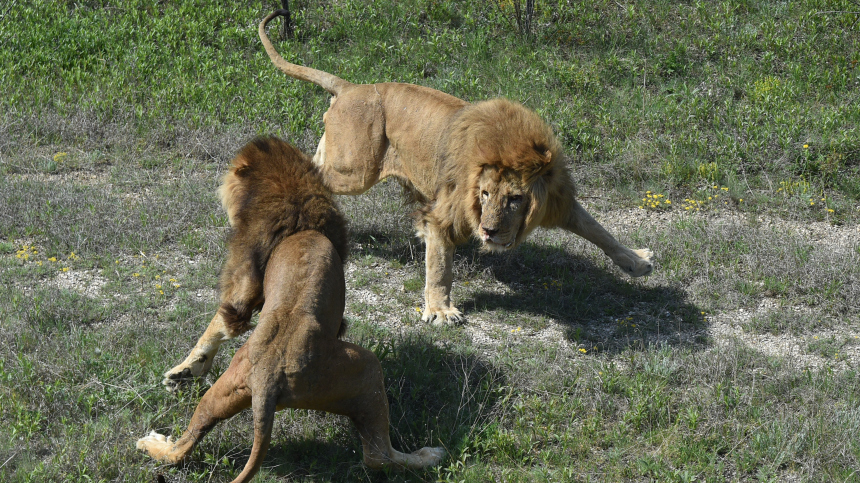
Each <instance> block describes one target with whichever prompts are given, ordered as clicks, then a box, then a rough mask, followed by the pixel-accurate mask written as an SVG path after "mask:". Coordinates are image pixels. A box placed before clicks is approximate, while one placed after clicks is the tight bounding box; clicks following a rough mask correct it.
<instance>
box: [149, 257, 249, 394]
mask: <svg viewBox="0 0 860 483" xmlns="http://www.w3.org/2000/svg"><path fill="white" fill-rule="evenodd" d="M236 250H237V249H236V248H235V247H233V246H231V247H230V256H229V257H228V259H227V262H226V263H225V265H224V269H223V270H222V271H221V296H220V300H221V304H220V306H219V307H218V312H216V313H215V316H214V317H212V321H211V322H209V326H208V327H206V330H205V331H204V332H203V335H202V336H200V339H198V341H197V344H196V345H195V346H194V348H193V349H191V353H189V354H188V357H186V358H185V360H184V361H182V363H181V364H179V365H178V366H176V367H174V368H173V369H170V370H169V371H167V372H166V373H164V380H163V381H162V383H163V384H164V385H165V386H166V387H167V389H168V390H174V389H176V387H177V386H178V385H179V383H180V382H181V381H182V380H186V379H190V378H194V377H200V376H202V375H203V374H206V373H207V372H209V369H210V368H211V367H212V363H213V362H214V360H215V354H217V353H218V348H219V347H220V346H221V344H222V343H223V342H225V341H228V340H230V339H232V338H234V337H237V336H239V335H241V334H243V333H245V332H247V331H248V330H249V329H250V328H251V315H252V313H253V311H254V309H255V308H256V307H258V306H259V305H261V304H262V302H263V283H262V278H261V276H260V275H259V274H258V273H257V271H256V270H255V269H254V264H253V260H251V258H250V257H249V256H248V253H246V251H245V250H240V251H238V253H239V254H238V255H234V251H236Z"/></svg>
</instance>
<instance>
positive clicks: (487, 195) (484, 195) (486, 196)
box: [481, 191, 490, 199]
mask: <svg viewBox="0 0 860 483" xmlns="http://www.w3.org/2000/svg"><path fill="white" fill-rule="evenodd" d="M489 197H490V193H487V192H486V191H481V198H484V199H487V198H489Z"/></svg>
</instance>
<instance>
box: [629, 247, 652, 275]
mask: <svg viewBox="0 0 860 483" xmlns="http://www.w3.org/2000/svg"><path fill="white" fill-rule="evenodd" d="M633 253H635V254H636V256H638V257H639V260H637V261H636V263H635V266H634V269H633V273H631V274H630V275H631V276H632V277H642V276H645V275H650V274H651V272H653V271H654V264H653V263H652V262H651V257H653V256H654V254H653V253H651V250H649V249H647V248H642V249H641V250H633Z"/></svg>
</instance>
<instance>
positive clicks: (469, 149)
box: [165, 10, 653, 387]
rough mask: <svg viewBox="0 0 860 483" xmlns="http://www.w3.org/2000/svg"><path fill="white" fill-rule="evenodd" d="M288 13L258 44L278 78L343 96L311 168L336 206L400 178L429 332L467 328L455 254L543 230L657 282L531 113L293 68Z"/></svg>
mask: <svg viewBox="0 0 860 483" xmlns="http://www.w3.org/2000/svg"><path fill="white" fill-rule="evenodd" d="M287 13H288V12H287V11H286V10H277V11H275V12H273V13H272V14H270V15H269V16H267V17H266V18H265V19H263V21H262V22H261V23H260V25H259V29H258V33H259V36H260V39H261V40H262V42H263V46H264V47H265V49H266V52H267V53H268V55H269V58H270V59H271V61H272V62H273V63H274V64H275V66H276V67H278V68H279V69H280V70H281V71H283V72H284V73H285V74H287V75H288V76H291V77H294V78H297V79H300V80H304V81H307V82H311V83H313V84H316V85H318V86H320V87H322V88H323V89H325V90H326V91H328V92H329V93H330V94H332V96H333V97H332V98H331V103H330V107H329V109H328V111H327V112H326V113H325V114H324V115H323V122H324V124H325V132H324V133H323V135H322V138H321V139H320V142H319V145H318V146H317V150H316V153H315V154H314V157H313V162H314V164H315V166H316V167H317V170H318V171H319V172H320V174H321V176H322V180H323V183H324V184H325V186H326V187H327V188H328V189H329V190H331V191H332V192H333V193H334V194H348V195H357V194H361V193H364V192H365V191H367V190H368V189H370V188H371V187H372V186H373V185H375V184H376V183H378V182H379V181H381V180H382V179H385V178H387V177H394V178H396V179H397V180H399V181H400V182H401V183H402V184H403V185H404V187H405V188H406V190H407V192H408V193H410V195H411V198H413V199H414V200H415V201H417V202H418V203H419V205H420V208H419V209H418V210H416V230H417V233H418V235H419V236H420V237H421V238H422V239H423V240H424V243H425V245H426V254H425V272H426V277H425V287H424V310H423V312H422V316H421V318H422V320H424V321H425V322H429V323H433V324H442V323H446V324H459V323H462V322H464V321H465V317H464V316H463V314H462V313H461V312H460V311H459V310H458V309H457V308H456V307H455V306H454V303H453V302H452V300H451V286H452V284H453V259H454V247H455V246H456V245H458V244H462V243H464V242H466V241H467V240H468V239H469V238H472V237H474V238H476V239H477V240H479V241H480V243H481V246H482V248H483V249H485V250H488V251H505V250H510V249H513V248H515V247H517V246H518V245H520V244H521V243H522V242H523V240H525V239H526V237H527V236H528V235H529V234H530V233H531V232H532V231H533V230H534V229H535V228H537V227H538V226H541V227H545V228H561V229H564V230H568V231H571V232H573V233H575V234H577V235H579V236H581V237H583V238H585V239H586V240H588V241H590V242H592V243H594V244H595V245H597V247H598V248H600V249H601V250H603V252H604V253H605V254H606V255H607V256H609V258H610V259H611V260H612V261H613V262H614V263H615V264H616V265H618V266H619V267H620V268H621V269H622V270H623V271H624V272H625V273H627V274H628V275H630V276H632V277H641V276H644V275H648V274H650V273H651V271H652V269H653V265H652V263H651V251H650V250H647V249H642V250H632V249H630V248H627V247H625V246H624V245H622V244H621V243H619V242H618V241H617V240H616V239H615V238H614V237H613V236H612V235H611V234H609V232H607V231H606V230H605V229H604V228H603V227H602V226H601V225H600V223H598V222H597V221H595V220H594V218H592V217H591V215H589V214H588V212H587V211H586V210H585V209H584V208H583V207H582V206H581V205H580V204H579V203H578V202H577V200H576V189H575V187H574V184H573V181H572V180H571V178H570V174H569V173H568V170H567V167H566V165H565V162H564V156H563V155H562V149H561V144H560V143H559V142H558V141H557V140H556V138H555V136H554V134H553V132H552V129H550V127H549V126H547V124H546V123H544V122H543V121H542V120H541V119H540V118H539V117H538V116H537V114H535V113H534V112H533V111H531V110H530V109H527V108H526V107H524V106H523V105H522V104H519V103H517V102H513V101H510V100H507V99H492V100H487V101H482V102H477V103H474V104H470V103H468V102H466V101H464V100H462V99H458V98H456V97H454V96H451V95H449V94H446V93H444V92H440V91H437V90H434V89H430V88H428V87H422V86H418V85H413V84H401V83H381V84H366V85H360V84H352V83H350V82H348V81H346V80H344V79H341V78H339V77H337V76H334V75H332V74H329V73H327V72H323V71H319V70H316V69H311V68H309V67H304V66H300V65H296V64H291V63H289V62H287V61H286V60H284V58H283V57H281V55H280V54H279V53H278V52H277V51H276V50H275V48H274V46H273V45H272V43H271V41H270V40H269V38H268V36H267V35H266V25H267V24H268V23H269V22H270V21H271V20H272V19H274V18H275V17H277V16H279V15H285V14H287ZM219 327H220V326H218V325H216V326H214V327H212V328H211V329H212V331H211V332H210V331H209V330H207V332H206V334H209V335H211V337H209V338H208V339H207V340H210V341H213V342H212V345H211V346H210V347H209V349H207V350H205V351H203V352H201V353H196V352H192V354H191V355H189V356H188V358H187V359H186V360H185V361H184V362H183V363H181V364H179V365H177V366H176V367H174V368H172V369H170V370H169V371H167V372H166V373H165V384H167V385H168V387H171V386H172V385H173V384H174V382H175V381H176V380H177V379H182V378H187V377H197V376H201V375H203V374H204V373H205V372H206V371H207V370H208V365H207V364H209V363H210V362H211V356H212V355H214V353H215V351H217V345H215V344H216V343H215V342H214V341H216V340H217V341H220V340H221V338H229V337H230V336H229V335H228V334H227V333H226V332H224V331H221V330H220V329H219ZM218 343H220V342H218ZM213 347H214V349H213ZM203 356H206V357H204V359H203V362H200V361H199V358H200V357H203Z"/></svg>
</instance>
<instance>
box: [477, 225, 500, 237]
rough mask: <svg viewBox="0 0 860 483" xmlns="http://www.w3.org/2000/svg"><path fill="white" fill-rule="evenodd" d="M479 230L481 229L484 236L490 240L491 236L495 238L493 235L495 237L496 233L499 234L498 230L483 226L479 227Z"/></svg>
mask: <svg viewBox="0 0 860 483" xmlns="http://www.w3.org/2000/svg"><path fill="white" fill-rule="evenodd" d="M481 229H482V230H484V233H485V234H486V235H487V237H489V238H492V237H493V236H495V235H496V233H498V232H499V230H498V229H492V228H486V227H483V226H482V227H481Z"/></svg>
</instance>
